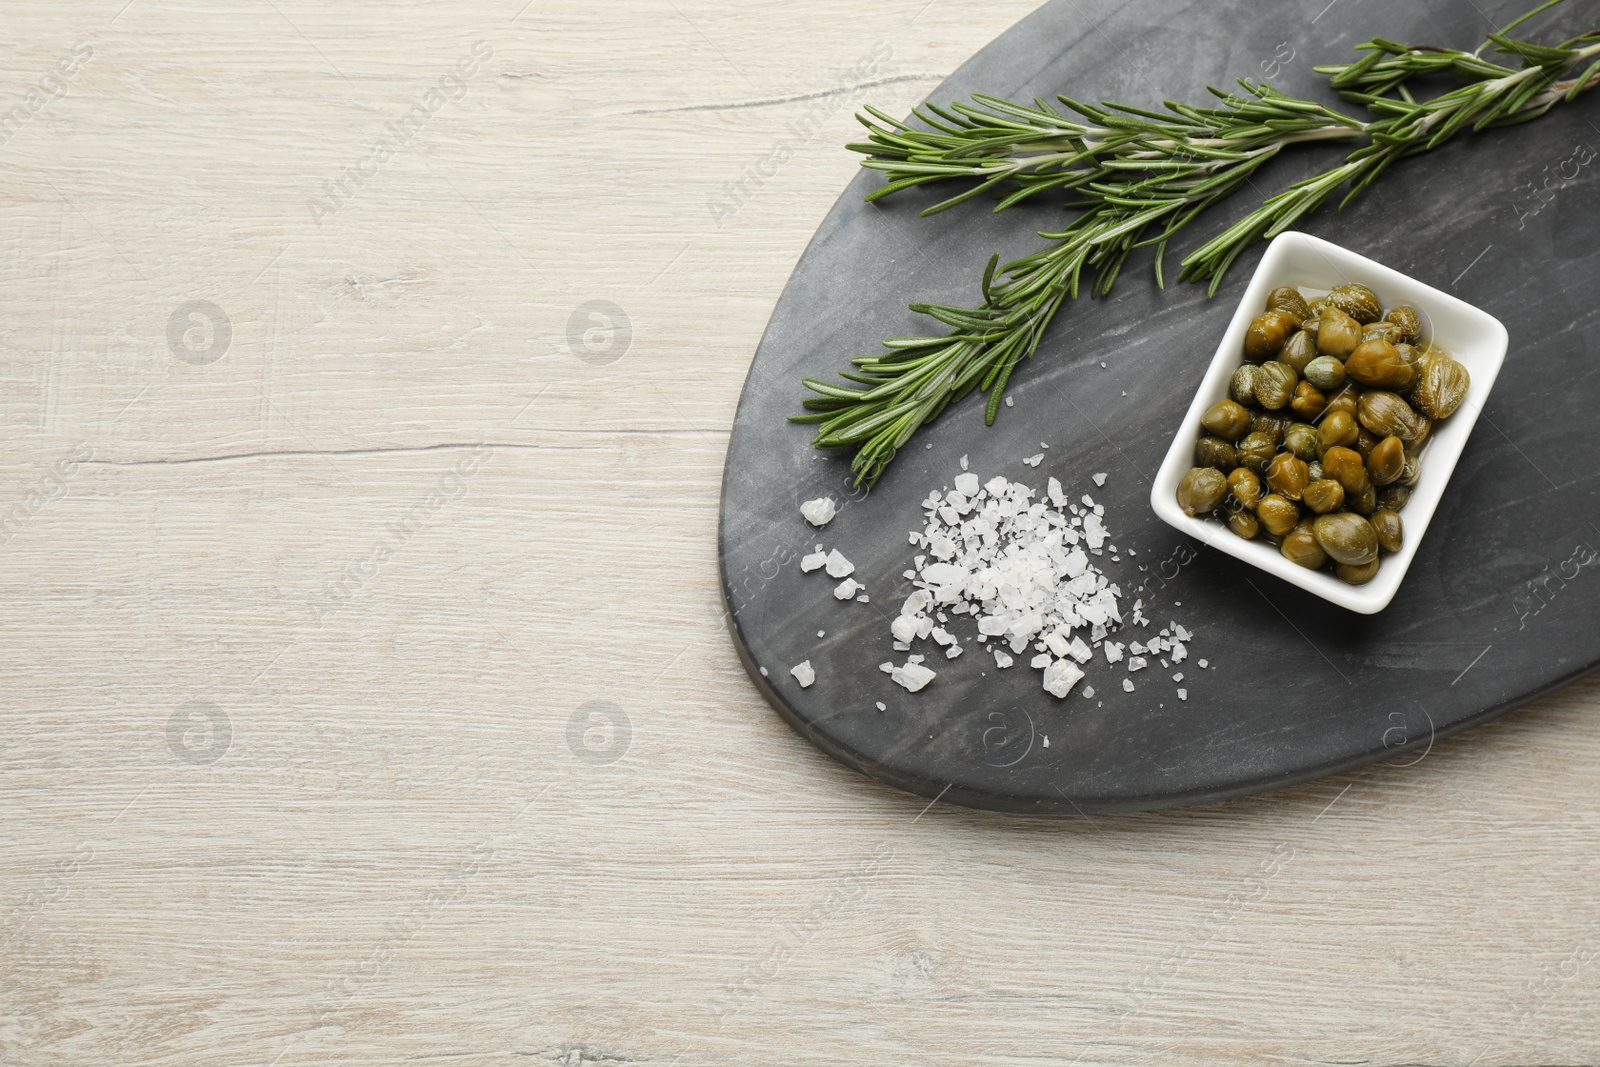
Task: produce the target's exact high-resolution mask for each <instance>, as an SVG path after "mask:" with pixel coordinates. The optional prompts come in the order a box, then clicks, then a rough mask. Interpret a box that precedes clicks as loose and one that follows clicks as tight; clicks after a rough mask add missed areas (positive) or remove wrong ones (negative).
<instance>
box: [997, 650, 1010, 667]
mask: <svg viewBox="0 0 1600 1067" xmlns="http://www.w3.org/2000/svg"><path fill="white" fill-rule="evenodd" d="M1013 662H1014V661H1013V660H1012V659H1011V657H1010V656H1008V655H1006V654H1005V653H1004V652H1002V651H1000V650H999V649H998V648H997V649H995V650H994V665H995V666H996V667H1009V666H1011V664H1012V663H1013Z"/></svg>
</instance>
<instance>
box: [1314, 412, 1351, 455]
mask: <svg viewBox="0 0 1600 1067" xmlns="http://www.w3.org/2000/svg"><path fill="white" fill-rule="evenodd" d="M1360 432H1361V428H1360V427H1359V426H1357V425H1356V420H1355V419H1353V418H1351V417H1350V415H1349V413H1348V412H1344V411H1330V412H1328V414H1327V415H1326V416H1324V417H1323V420H1322V424H1321V425H1319V426H1318V427H1317V450H1318V452H1320V453H1326V452H1327V451H1328V449H1330V448H1333V447H1334V446H1336V445H1342V446H1345V447H1349V446H1350V445H1353V444H1355V443H1356V435H1357V434H1359V433H1360ZM1323 466H1324V467H1326V466H1327V461H1326V460H1324V461H1323Z"/></svg>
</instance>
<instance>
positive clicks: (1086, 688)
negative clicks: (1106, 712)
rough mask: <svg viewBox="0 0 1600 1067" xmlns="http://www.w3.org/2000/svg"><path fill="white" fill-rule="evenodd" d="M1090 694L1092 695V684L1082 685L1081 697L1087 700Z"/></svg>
mask: <svg viewBox="0 0 1600 1067" xmlns="http://www.w3.org/2000/svg"><path fill="white" fill-rule="evenodd" d="M1092 696H1094V686H1092V685H1086V686H1084V687H1083V699H1085V700H1088V699H1089V698H1090V697H1092Z"/></svg>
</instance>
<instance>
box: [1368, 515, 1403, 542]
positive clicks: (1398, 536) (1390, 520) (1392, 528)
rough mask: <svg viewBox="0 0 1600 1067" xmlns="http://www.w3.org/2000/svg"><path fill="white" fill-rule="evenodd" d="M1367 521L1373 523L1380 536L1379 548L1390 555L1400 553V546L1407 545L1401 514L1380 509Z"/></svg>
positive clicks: (1374, 529)
mask: <svg viewBox="0 0 1600 1067" xmlns="http://www.w3.org/2000/svg"><path fill="white" fill-rule="evenodd" d="M1367 521H1368V522H1370V523H1372V529H1373V531H1374V532H1375V533H1377V535H1378V547H1379V548H1381V549H1383V550H1384V551H1385V552H1390V553H1394V552H1398V551H1400V546H1401V545H1402V544H1404V543H1405V533H1404V526H1403V524H1402V523H1401V521H1400V513H1399V512H1397V511H1393V510H1391V509H1389V508H1379V509H1378V510H1377V511H1374V512H1373V513H1372V517H1371V518H1370V519H1368V520H1367Z"/></svg>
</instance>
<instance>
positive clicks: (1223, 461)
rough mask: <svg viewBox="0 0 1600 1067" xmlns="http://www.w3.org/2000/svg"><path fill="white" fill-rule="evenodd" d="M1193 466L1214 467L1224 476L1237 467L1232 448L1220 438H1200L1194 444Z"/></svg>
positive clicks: (1236, 459) (1237, 462) (1237, 459)
mask: <svg viewBox="0 0 1600 1067" xmlns="http://www.w3.org/2000/svg"><path fill="white" fill-rule="evenodd" d="M1194 465H1195V466H1196V467H1215V468H1216V469H1217V470H1219V471H1221V472H1222V473H1224V474H1226V473H1228V472H1229V471H1231V470H1233V468H1235V467H1237V466H1238V465H1239V457H1238V456H1237V455H1235V454H1234V451H1233V446H1232V445H1230V444H1229V443H1228V442H1226V441H1224V440H1223V439H1222V438H1220V437H1202V438H1200V440H1198V441H1196V442H1195V443H1194Z"/></svg>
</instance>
